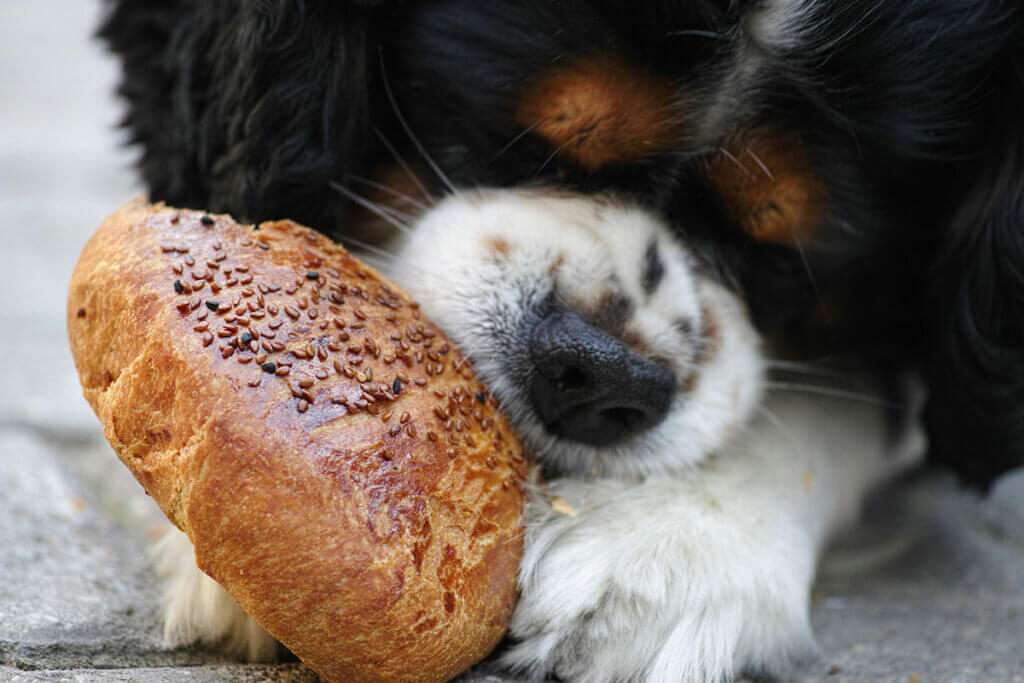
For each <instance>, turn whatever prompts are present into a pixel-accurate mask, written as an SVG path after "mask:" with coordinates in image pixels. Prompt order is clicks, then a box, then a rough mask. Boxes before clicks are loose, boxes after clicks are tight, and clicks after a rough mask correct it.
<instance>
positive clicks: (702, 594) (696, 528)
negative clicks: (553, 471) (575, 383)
mask: <svg viewBox="0 0 1024 683" xmlns="http://www.w3.org/2000/svg"><path fill="white" fill-rule="evenodd" d="M551 488H553V489H554V490H553V491H552V493H554V494H555V495H557V496H558V499H556V500H558V503H557V504H556V505H555V506H554V507H555V510H552V509H551V507H550V506H549V504H548V503H547V502H545V501H543V500H535V501H534V502H532V503H531V505H530V511H529V517H530V527H529V530H528V532H527V537H526V551H525V556H524V559H523V562H522V565H521V572H522V573H521V588H522V594H521V597H520V602H519V604H518V606H517V608H516V611H515V613H514V614H513V620H512V625H511V628H510V635H511V636H512V638H513V640H514V641H516V644H515V645H514V646H513V647H512V648H511V649H510V650H509V651H508V652H507V653H506V654H505V655H504V657H503V664H504V665H505V666H508V667H510V668H512V669H513V670H519V671H523V672H526V673H528V674H529V675H531V676H534V677H539V676H543V675H549V674H554V675H557V676H558V677H560V678H561V679H563V680H566V681H626V680H645V681H673V682H675V681H727V680H730V679H731V678H732V677H733V676H734V675H736V674H739V673H742V672H747V671H758V672H764V673H770V674H774V675H777V676H783V677H785V676H787V675H788V674H789V673H790V672H791V671H792V670H793V669H792V667H793V665H794V663H796V662H798V661H799V660H800V659H803V658H804V657H805V656H807V655H809V654H811V653H813V652H814V643H813V638H812V636H811V630H810V625H809V620H808V602H809V592H810V584H811V580H812V578H813V572H814V559H815V558H814V552H813V548H812V547H811V543H810V542H809V541H808V540H806V539H804V538H801V536H802V534H801V533H799V531H795V530H793V529H792V528H791V527H785V525H783V528H772V527H777V526H778V525H777V524H775V523H774V522H772V521H771V519H770V517H771V516H770V515H768V517H761V516H759V513H758V511H757V510H754V509H751V508H750V507H748V506H745V505H744V504H743V503H742V502H739V501H737V504H736V506H735V508H734V509H731V510H730V509H723V507H722V506H721V503H722V502H723V501H719V500H716V499H715V498H714V497H709V496H707V495H704V494H706V493H707V492H702V491H700V490H698V489H697V488H696V487H694V486H691V485H689V484H687V483H685V482H678V481H677V482H667V481H662V482H649V483H644V484H640V485H637V484H632V485H630V484H624V483H623V482H617V481H616V482H612V481H601V482H587V483H580V482H571V481H566V480H562V481H560V482H555V483H554V484H552V485H551ZM564 503H567V504H564ZM558 510H561V512H559V511H558ZM566 512H568V514H566ZM573 512H575V516H573ZM787 530H788V531H787ZM787 532H788V533H789V537H788V538H787V537H786V535H787Z"/></svg>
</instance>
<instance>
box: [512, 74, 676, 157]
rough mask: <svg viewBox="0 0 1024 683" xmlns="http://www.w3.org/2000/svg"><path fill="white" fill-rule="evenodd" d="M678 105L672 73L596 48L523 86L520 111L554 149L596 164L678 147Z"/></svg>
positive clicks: (519, 115)
mask: <svg viewBox="0 0 1024 683" xmlns="http://www.w3.org/2000/svg"><path fill="white" fill-rule="evenodd" d="M677 108H678V99H677V96H676V92H675V89H674V88H673V86H672V84H671V82H670V81H669V80H668V79H662V78H659V77H657V76H656V75H654V74H651V73H648V72H646V71H645V70H643V69H639V68H637V67H635V66H633V65H631V64H629V63H627V62H626V61H624V60H622V59H620V58H618V57H616V56H614V55H611V54H599V55H594V56H591V57H586V58H582V59H578V60H575V61H573V62H571V63H569V64H566V65H560V66H558V67H555V68H554V69H553V70H551V71H549V72H547V73H543V74H541V75H540V76H539V78H538V79H537V80H536V81H535V82H534V83H532V84H531V85H530V86H529V87H527V88H526V90H525V91H524V92H523V94H522V97H521V98H520V101H519V105H518V108H517V118H518V120H519V123H521V124H522V125H524V126H528V127H531V128H532V130H533V131H534V132H535V133H536V134H537V135H539V136H540V137H542V138H544V139H545V140H547V142H549V143H550V144H551V145H552V146H553V147H554V149H555V152H554V153H555V155H557V156H558V157H560V158H563V159H569V160H571V161H572V162H574V163H576V164H577V165H579V166H580V167H582V168H584V169H586V170H588V171H595V170H597V169H600V168H604V167H606V166H610V165H613V164H621V163H628V162H632V161H638V160H640V159H644V158H647V157H651V156H657V155H659V154H663V153H665V152H667V151H669V150H671V149H674V148H675V147H676V145H677V144H678V140H679V132H680V131H679V120H680V117H679V116H678V113H677V111H676V109H677Z"/></svg>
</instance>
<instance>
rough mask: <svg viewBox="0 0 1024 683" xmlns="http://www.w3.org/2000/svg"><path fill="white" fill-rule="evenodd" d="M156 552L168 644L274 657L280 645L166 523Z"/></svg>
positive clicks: (249, 657)
mask: <svg viewBox="0 0 1024 683" xmlns="http://www.w3.org/2000/svg"><path fill="white" fill-rule="evenodd" d="M154 555H155V556H156V560H157V566H158V569H159V571H160V573H161V574H163V575H164V576H165V577H166V585H165V586H164V593H163V597H162V603H163V611H164V640H165V641H166V642H167V644H168V645H169V646H172V647H178V646H181V645H190V644H192V643H195V642H200V643H203V644H204V645H211V646H217V647H219V648H221V649H222V650H223V651H224V652H225V653H226V654H229V655H231V656H233V657H237V658H239V659H243V660H245V661H250V662H266V661H273V660H274V659H276V658H277V656H278V655H279V654H280V651H281V646H280V645H279V644H278V642H277V641H276V640H274V638H272V637H271V636H270V634H268V633H267V632H266V631H264V630H263V628H262V627H261V626H260V625H259V624H257V623H256V620H255V619H253V618H252V617H250V616H249V615H248V614H246V613H245V611H244V610H243V609H242V607H241V606H240V605H239V604H238V603H237V602H235V599H234V598H232V597H231V595H229V594H228V592H227V591H226V590H224V589H223V588H222V587H221V586H220V584H219V583H217V582H216V581H214V580H213V579H211V578H210V577H209V576H207V575H206V574H204V573H203V572H202V571H200V570H199V568H198V567H197V566H196V556H195V550H194V549H193V548H192V543H191V542H190V541H189V540H188V537H187V536H185V534H183V533H182V532H180V531H178V530H177V529H176V528H174V527H168V529H167V531H166V533H165V534H164V536H163V538H162V539H161V540H160V541H159V543H158V544H157V546H156V547H155V549H154Z"/></svg>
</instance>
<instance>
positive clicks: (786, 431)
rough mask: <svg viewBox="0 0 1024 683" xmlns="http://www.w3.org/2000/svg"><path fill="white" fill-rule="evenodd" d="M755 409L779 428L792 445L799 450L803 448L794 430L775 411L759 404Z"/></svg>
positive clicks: (783, 436)
mask: <svg viewBox="0 0 1024 683" xmlns="http://www.w3.org/2000/svg"><path fill="white" fill-rule="evenodd" d="M754 410H755V411H756V412H757V413H758V414H759V415H761V417H763V418H764V419H766V420H767V421H768V422H769V423H770V424H771V425H772V426H773V427H775V428H776V429H777V430H779V434H782V438H784V439H785V440H786V441H788V442H789V445H790V446H792V447H793V448H795V449H797V450H800V449H801V443H800V439H798V438H796V435H795V434H794V433H793V430H792V429H790V428H789V426H788V425H786V423H785V422H783V420H782V418H781V417H779V416H778V415H776V414H775V413H774V412H772V411H771V410H769V409H768V408H767V407H765V406H757V407H756V408H755V409H754Z"/></svg>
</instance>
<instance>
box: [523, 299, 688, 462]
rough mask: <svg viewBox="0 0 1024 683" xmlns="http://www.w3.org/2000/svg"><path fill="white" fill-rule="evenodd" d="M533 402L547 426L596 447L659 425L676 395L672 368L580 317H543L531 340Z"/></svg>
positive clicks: (565, 314) (572, 314) (561, 313)
mask: <svg viewBox="0 0 1024 683" xmlns="http://www.w3.org/2000/svg"><path fill="white" fill-rule="evenodd" d="M530 359H531V362H532V366H533V367H532V377H531V378H530V396H531V400H532V402H533V407H534V410H535V411H536V413H537V416H538V417H539V418H540V420H541V422H542V423H543V424H544V426H545V428H546V429H547V430H548V431H549V432H551V433H553V434H555V435H557V436H560V437H562V438H565V439H569V440H572V441H578V442H581V443H587V444H590V445H595V446H605V445H611V444H614V443H618V442H620V441H623V440H625V439H626V438H628V437H630V436H633V435H634V434H637V433H640V432H642V431H644V430H646V429H648V428H650V427H653V426H654V425H656V424H658V423H659V422H661V420H662V419H663V418H664V417H665V415H666V414H667V413H668V410H669V407H670V405H671V403H672V400H673V397H674V394H675V385H676V381H675V377H674V375H673V374H672V371H671V370H669V369H668V368H667V367H665V366H663V365H661V364H659V363H656V362H654V361H651V360H648V359H646V358H642V357H640V356H638V355H636V354H635V353H633V352H632V351H631V350H630V348H629V347H628V346H626V345H625V344H624V343H623V342H621V341H620V340H618V339H616V338H615V337H613V336H611V335H610V334H608V333H607V332H605V331H604V330H601V329H600V328H598V327H596V326H594V325H592V324H590V323H589V322H587V321H586V320H584V319H583V318H582V316H580V315H579V314H578V313H575V312H565V311H559V312H555V313H551V314H550V315H548V316H546V317H544V318H542V319H541V320H540V321H539V322H538V323H537V324H536V326H535V327H534V329H533V332H532V334H531V335H530Z"/></svg>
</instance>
